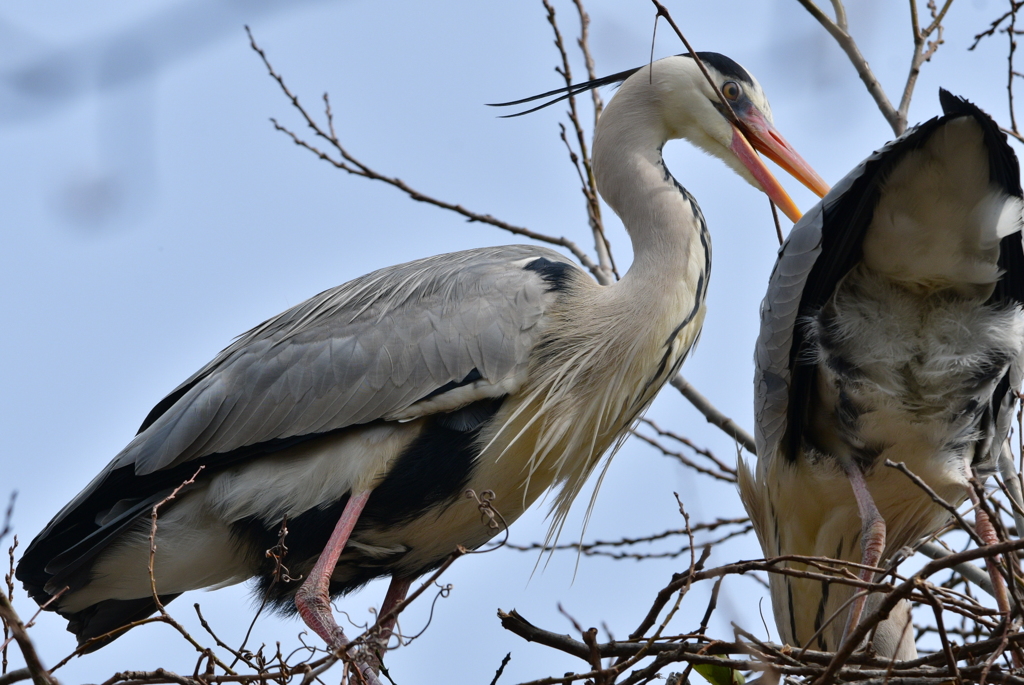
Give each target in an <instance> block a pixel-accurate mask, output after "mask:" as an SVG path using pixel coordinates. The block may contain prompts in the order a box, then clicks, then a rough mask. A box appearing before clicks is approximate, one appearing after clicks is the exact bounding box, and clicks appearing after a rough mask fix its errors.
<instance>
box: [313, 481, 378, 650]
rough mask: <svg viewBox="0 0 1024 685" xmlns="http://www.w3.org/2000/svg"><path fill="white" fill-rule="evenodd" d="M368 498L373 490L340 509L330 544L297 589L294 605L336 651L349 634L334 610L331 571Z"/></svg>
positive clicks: (350, 500)
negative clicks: (333, 612)
mask: <svg viewBox="0 0 1024 685" xmlns="http://www.w3.org/2000/svg"><path fill="white" fill-rule="evenodd" d="M369 498H370V490H364V491H363V492H360V493H357V494H355V495H352V496H350V497H349V500H348V503H347V504H346V505H345V510H344V511H342V512H341V518H340V519H338V523H337V525H335V526H334V532H333V533H331V537H330V539H329V540H328V541H327V546H326V547H324V551H323V552H321V553H320V558H319V559H317V562H316V565H314V566H313V570H312V571H310V572H309V577H307V578H306V580H305V581H304V582H303V583H302V586H301V587H299V589H298V591H297V592H296V593H295V606H296V608H297V609H298V610H299V615H300V616H302V620H303V621H304V622H305V623H306V625H307V626H309V627H310V628H312V629H313V632H315V633H316V634H317V635H319V636H320V637H322V638H323V639H324V641H325V642H326V643H327V644H328V645H329V646H330V648H331V649H332V650H334V651H338V650H340V649H341V648H342V647H344V646H345V645H347V644H348V638H346V637H345V633H344V631H343V630H342V629H341V627H340V626H339V625H338V624H337V622H336V621H335V620H334V614H332V613H331V597H330V585H331V574H333V573H334V567H335V566H337V564H338V557H340V556H341V552H342V550H344V549H345V543H347V542H348V538H349V536H350V535H351V534H352V529H353V528H355V525H356V521H358V520H359V514H361V513H362V511H363V507H365V506H366V501H367V500H368V499H369Z"/></svg>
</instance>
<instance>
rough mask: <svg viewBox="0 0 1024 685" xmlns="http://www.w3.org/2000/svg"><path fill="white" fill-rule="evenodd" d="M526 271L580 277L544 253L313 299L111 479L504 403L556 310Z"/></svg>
mask: <svg viewBox="0 0 1024 685" xmlns="http://www.w3.org/2000/svg"><path fill="white" fill-rule="evenodd" d="M537 259H544V260H546V261H547V262H555V263H559V264H564V265H565V266H566V267H569V268H572V269H573V270H577V271H578V268H576V267H575V266H574V265H570V264H569V263H568V262H566V260H565V258H564V257H562V256H561V255H559V254H558V253H556V252H554V251H551V250H546V249H543V248H537V247H527V246H509V247H501V248H485V249H479V250H468V251H464V252H457V253H452V254H446V255H438V256H436V257H431V258H428V259H423V260H419V261H415V262H410V263H408V264H402V265H399V266H395V267H390V268H387V269H383V270H380V271H376V272H374V273H371V274H367V275H366V276H363V277H361V278H358V279H356V280H354V281H350V282H349V283H346V284H344V285H341V286H338V287H337V288H334V289H332V290H328V291H325V292H323V293H321V294H319V295H317V296H315V297H313V298H311V299H309V300H307V301H306V302H304V303H302V304H300V305H298V306H296V307H294V308H292V309H290V310H288V311H286V312H284V313H282V314H280V315H279V316H277V317H274V318H273V319H270V320H269V321H266V322H265V323H263V324H261V325H260V326H257V327H256V328H254V329H252V330H251V331H249V332H248V333H245V334H244V335H242V336H241V337H240V338H239V339H238V340H236V341H235V342H234V343H233V344H232V345H231V346H229V347H228V348H226V349H225V350H224V351H223V352H221V353H220V354H219V355H218V356H217V357H216V358H215V359H214V360H213V361H212V362H210V363H209V364H208V365H207V366H206V367H204V368H203V369H201V370H200V371H199V372H197V373H196V374H195V375H194V376H192V377H191V378H189V379H188V380H186V381H185V382H184V383H183V384H182V385H181V386H179V388H177V389H176V390H175V391H173V392H172V393H171V394H170V395H169V398H173V402H171V403H170V406H168V407H167V408H166V409H165V410H163V411H162V412H161V413H159V415H157V416H153V415H152V414H151V415H150V416H149V417H147V419H146V422H145V423H144V424H143V430H141V431H140V433H139V434H138V435H137V436H136V438H135V439H134V440H133V441H132V442H131V443H130V444H129V445H128V446H127V447H126V448H125V449H124V450H123V451H122V452H121V453H120V454H119V455H118V456H117V457H116V459H115V460H114V465H115V467H117V466H123V465H126V464H129V463H133V464H134V465H135V472H136V474H137V475H145V474H148V473H152V472H154V471H158V470H161V469H165V468H168V467H172V466H176V465H178V464H181V463H184V462H187V461H189V460H193V459H196V458H197V457H201V456H204V455H211V454H224V453H228V452H231V451H233V450H237V449H239V448H243V447H246V446H250V445H255V444H259V443H265V442H268V441H271V440H285V439H289V438H294V437H296V436H302V435H309V434H318V433H325V432H329V431H333V430H337V429H339V428H344V427H345V426H350V425H355V424H363V423H368V422H370V421H374V420H377V419H392V420H394V419H399V420H401V419H410V418H415V417H416V416H419V415H424V414H429V413H433V412H436V411H445V410H450V409H454V408H456V407H457V406H461V405H464V404H468V403H469V402H471V401H474V400H477V399H482V398H484V397H488V396H489V397H495V396H498V395H504V394H508V393H509V392H511V391H514V390H515V388H516V387H517V384H518V383H521V381H522V378H523V375H524V374H525V372H526V369H527V366H528V364H529V358H530V353H531V351H532V349H533V346H534V344H535V343H536V342H537V339H538V336H539V333H540V326H539V324H540V323H541V322H542V319H543V317H544V313H545V310H546V309H547V308H548V307H549V306H550V304H551V302H552V301H553V300H554V294H553V293H551V292H550V290H551V288H550V284H549V283H548V282H546V281H545V279H544V277H543V275H542V274H540V273H539V272H538V271H537V270H531V269H527V268H525V267H526V266H527V265H528V264H530V263H532V262H534V261H535V260H537ZM581 273H582V272H581ZM584 277H585V276H584ZM160 408H161V407H160V405H158V407H157V409H160Z"/></svg>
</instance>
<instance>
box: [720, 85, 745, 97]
mask: <svg viewBox="0 0 1024 685" xmlns="http://www.w3.org/2000/svg"><path fill="white" fill-rule="evenodd" d="M742 92H743V90H742V89H741V88H740V86H739V84H738V83H736V82H735V81H727V82H726V83H725V85H723V86H722V95H724V96H725V97H726V99H727V100H733V101H735V100H738V99H739V97H740V94H741V93H742Z"/></svg>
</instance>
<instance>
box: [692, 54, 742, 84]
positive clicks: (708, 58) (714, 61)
mask: <svg viewBox="0 0 1024 685" xmlns="http://www.w3.org/2000/svg"><path fill="white" fill-rule="evenodd" d="M686 56H687V57H689V56H690V55H689V53H687V54H686ZM697 56H698V57H700V59H701V61H703V62H704V63H705V64H708V65H710V66H712V67H714V68H715V69H717V70H718V72H719V73H720V74H721V75H722V76H725V77H727V78H734V79H736V80H737V81H743V82H744V83H746V84H747V85H751V86H752V85H754V77H752V76H751V75H750V74H749V73H748V72H747V70H746V69H744V68H743V67H741V66H740V65H738V64H736V62H734V61H733V60H732V59H730V58H729V57H726V56H725V55H722V54H720V53H717V52H698V53H697Z"/></svg>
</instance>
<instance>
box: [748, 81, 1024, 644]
mask: <svg viewBox="0 0 1024 685" xmlns="http://www.w3.org/2000/svg"><path fill="white" fill-rule="evenodd" d="M940 100H941V104H942V108H943V112H944V114H943V115H942V116H940V117H936V118H934V119H931V120H930V121H927V122H926V123H924V124H921V125H920V126H918V127H916V128H914V129H912V130H911V131H909V132H907V133H906V134H905V135H903V136H902V137H900V138H899V139H897V140H895V141H893V142H891V143H889V144H888V145H886V146H885V147H883V148H882V149H881V150H879V151H877V152H875V153H874V154H873V155H871V156H870V157H868V158H867V159H866V160H865V161H864V162H863V163H862V164H860V165H859V166H858V167H857V168H856V169H854V170H853V171H852V172H850V174H849V175H848V176H846V178H844V179H843V180H842V181H840V182H839V183H837V184H836V185H835V186H834V187H833V189H832V191H831V192H830V193H829V194H828V195H827V196H826V197H825V198H824V199H823V200H822V201H821V202H820V203H819V204H818V205H817V206H816V207H815V208H814V209H812V210H811V211H809V212H808V213H807V214H806V215H805V216H804V218H803V219H802V220H801V221H800V222H799V223H798V224H797V226H796V227H794V229H793V231H792V233H791V234H790V236H789V238H788V240H787V241H786V243H785V245H784V246H783V248H782V249H781V250H780V254H779V258H778V262H777V263H776V265H775V269H774V271H773V273H772V276H771V279H770V284H769V286H768V292H767V294H766V296H765V299H764V303H763V304H762V307H761V332H760V336H759V338H758V341H757V351H756V353H755V365H756V372H755V373H756V375H755V380H754V391H755V425H756V441H757V452H758V461H757V467H756V471H755V472H754V473H751V472H749V471H748V470H747V469H745V468H742V469H740V475H741V478H740V491H741V495H742V497H743V501H744V504H745V506H746V508H747V511H748V512H749V513H750V516H751V520H752V522H753V523H754V526H755V530H756V531H757V535H758V538H759V540H760V543H761V546H762V548H763V550H764V553H765V556H766V557H768V558H771V557H777V556H788V555H802V556H819V557H831V558H836V559H842V560H848V561H852V562H860V563H863V564H866V565H868V566H878V565H879V564H881V563H888V562H892V561H894V560H896V559H897V558H898V556H899V554H900V552H901V550H902V549H904V548H905V547H908V546H912V545H914V544H915V543H917V542H918V541H920V540H921V539H922V538H924V537H926V536H929V535H931V534H933V533H935V532H936V531H937V530H938V529H939V528H940V527H941V526H942V525H944V524H945V523H946V521H947V519H948V516H949V515H948V513H947V511H946V510H945V509H943V508H942V507H940V506H939V505H937V504H935V503H934V502H933V501H932V500H931V499H930V497H929V495H928V494H926V493H925V492H924V491H923V490H922V489H919V488H918V487H916V486H915V485H914V484H913V483H912V482H911V481H910V480H908V478H907V477H906V476H905V475H904V474H903V473H900V472H898V471H897V470H895V469H892V468H886V467H885V466H884V462H885V460H886V459H891V460H892V461H893V462H904V463H905V464H906V466H907V467H908V468H909V469H910V470H911V471H912V472H914V473H915V474H916V475H917V476H919V477H921V478H922V479H923V480H924V481H925V482H926V483H927V484H928V485H929V486H930V487H931V488H932V489H933V490H934V491H935V492H936V493H937V494H938V495H939V496H941V497H942V498H944V499H945V500H946V501H947V502H949V503H951V504H959V503H960V502H962V501H964V499H965V498H966V497H967V496H968V494H969V493H968V487H969V485H968V479H969V478H970V477H971V474H972V470H974V471H977V472H980V473H981V474H982V475H984V474H985V473H986V472H987V471H989V470H991V469H992V467H993V464H994V463H995V460H996V459H997V458H998V455H999V452H1000V450H1001V449H1002V446H1003V443H1004V441H1005V440H1006V437H1007V431H1008V430H1009V427H1010V421H1011V416H1012V408H1013V406H1014V403H1015V401H1016V391H1017V389H1018V388H1019V387H1020V385H1021V377H1022V366H1024V311H1022V308H1021V305H1022V303H1024V252H1022V246H1021V210H1022V202H1021V185H1020V169H1019V166H1018V163H1017V158H1016V156H1015V155H1014V153H1013V150H1012V149H1011V148H1010V147H1009V145H1008V144H1007V142H1006V136H1005V135H1004V134H1003V133H1002V132H1001V131H1000V130H999V127H998V126H997V125H996V123H995V122H994V121H992V119H991V118H989V117H988V116H987V115H986V114H985V113H984V112H982V111H981V110H980V109H978V108H977V107H976V106H974V105H973V104H971V103H969V102H967V101H965V100H963V99H961V98H958V97H955V96H953V95H950V94H949V93H948V92H946V91H940ZM785 565H786V566H788V567H790V568H797V569H808V568H810V567H809V566H807V565H805V564H801V563H797V562H786V563H785ZM860 573H861V578H863V579H865V580H868V579H871V578H872V577H873V576H874V574H873V573H872V572H870V571H861V572H860ZM770 585H771V596H772V604H773V606H774V609H775V618H776V623H777V624H778V629H779V633H780V635H781V637H782V640H783V641H784V642H787V643H789V644H792V645H796V646H805V645H808V644H810V645H811V646H813V647H814V648H817V649H822V650H825V651H829V650H836V649H838V648H839V646H840V643H841V641H842V640H843V636H844V634H848V633H849V631H850V630H852V628H854V627H855V626H856V624H857V622H858V620H859V615H860V614H861V612H862V611H863V608H864V599H863V597H861V598H858V599H857V600H856V601H853V602H850V600H851V598H852V596H853V589H852V588H851V587H850V586H848V585H843V584H837V583H822V582H819V581H816V580H811V579H806V578H796V577H792V576H783V575H778V574H772V575H771V582H770ZM876 597H877V596H876ZM911 630H912V625H911V623H910V616H909V605H907V604H903V605H901V606H900V607H898V610H897V611H896V612H895V613H894V614H890V617H889V619H887V620H886V621H885V622H884V623H883V624H882V625H881V626H880V627H879V629H878V630H877V632H876V637H875V649H876V651H877V652H878V653H880V654H882V655H885V656H894V657H897V658H910V657H912V656H913V655H914V654H915V653H916V647H915V645H914V640H913V636H912V634H911Z"/></svg>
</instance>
